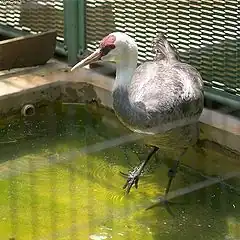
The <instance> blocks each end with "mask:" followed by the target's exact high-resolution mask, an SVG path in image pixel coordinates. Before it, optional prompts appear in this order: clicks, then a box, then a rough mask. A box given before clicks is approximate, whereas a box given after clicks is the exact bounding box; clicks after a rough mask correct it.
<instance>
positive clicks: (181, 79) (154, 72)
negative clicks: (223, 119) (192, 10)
mask: <svg viewBox="0 0 240 240" xmlns="http://www.w3.org/2000/svg"><path fill="white" fill-rule="evenodd" d="M153 43H154V46H153V50H154V51H155V58H154V59H153V61H151V62H146V63H143V64H142V65H140V66H139V67H138V68H137V69H136V71H135V73H134V75H133V78H132V81H131V83H130V85H129V86H128V87H127V88H125V87H123V86H121V85H120V86H117V87H116V88H115V89H114V91H113V107H114V110H115V113H116V115H117V116H118V118H119V119H120V120H121V122H122V123H123V124H124V125H126V126H127V127H128V128H130V129H131V130H133V131H136V132H141V133H142V134H144V135H145V133H144V132H146V131H147V129H149V128H150V129H151V128H157V132H158V134H157V135H155V136H149V135H148V134H146V136H144V142H146V143H147V144H149V145H153V146H157V147H159V148H160V151H164V152H166V153H167V154H168V155H172V157H175V158H176V157H179V155H180V154H181V153H182V152H183V150H184V149H186V148H187V147H189V146H190V145H194V144H195V143H196V141H197V139H198V136H199V129H198V123H197V122H198V119H199V117H200V115H201V113H202V110H203V99H204V95H203V81H202V78H201V76H200V74H199V73H198V71H197V70H196V69H195V68H193V67H192V66H190V65H188V64H186V63H183V62H181V61H180V60H179V57H178V54H177V53H176V51H175V50H174V48H173V47H172V46H171V45H170V44H169V43H168V41H167V40H166V38H165V37H164V36H163V35H159V36H158V37H157V38H156V39H154V41H153ZM178 121H182V124H183V125H184V126H182V127H176V122H178Z"/></svg>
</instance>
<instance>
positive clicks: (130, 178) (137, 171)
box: [120, 147, 159, 194]
mask: <svg viewBox="0 0 240 240" xmlns="http://www.w3.org/2000/svg"><path fill="white" fill-rule="evenodd" d="M158 149H159V148H158V147H154V148H153V150H152V151H151V152H150V153H149V155H148V157H147V159H146V160H145V161H143V162H142V163H141V164H140V165H139V166H137V167H135V168H134V169H133V171H131V172H130V173H129V174H126V173H122V172H120V173H121V175H122V176H124V177H126V178H127V182H126V183H125V185H124V186H123V189H125V188H126V193H127V194H128V193H129V192H130V190H131V188H132V186H133V184H134V185H135V188H138V181H139V177H140V175H141V174H142V173H143V170H144V168H145V166H146V164H147V163H148V161H149V160H150V159H151V157H152V156H153V155H154V154H155V153H156V152H157V151H158Z"/></svg>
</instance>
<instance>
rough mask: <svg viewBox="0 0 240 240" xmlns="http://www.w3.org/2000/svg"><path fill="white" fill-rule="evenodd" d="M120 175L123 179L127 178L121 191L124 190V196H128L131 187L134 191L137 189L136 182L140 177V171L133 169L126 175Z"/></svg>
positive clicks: (137, 168) (136, 168)
mask: <svg viewBox="0 0 240 240" xmlns="http://www.w3.org/2000/svg"><path fill="white" fill-rule="evenodd" d="M120 174H121V175H122V176H123V177H124V178H127V181H126V183H125V184H124V186H123V189H126V194H128V193H129V192H130V190H131V188H132V186H133V185H134V186H135V188H136V189H137V188H138V181H139V177H140V175H141V171H140V169H139V167H135V168H134V169H133V170H132V171H130V172H129V173H128V174H127V173H123V172H120Z"/></svg>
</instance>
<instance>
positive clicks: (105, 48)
mask: <svg viewBox="0 0 240 240" xmlns="http://www.w3.org/2000/svg"><path fill="white" fill-rule="evenodd" d="M114 48H115V45H113V44H112V45H107V46H105V47H103V48H102V49H101V53H102V56H105V55H107V54H108V53H109V52H110V51H111V50H112V49H114Z"/></svg>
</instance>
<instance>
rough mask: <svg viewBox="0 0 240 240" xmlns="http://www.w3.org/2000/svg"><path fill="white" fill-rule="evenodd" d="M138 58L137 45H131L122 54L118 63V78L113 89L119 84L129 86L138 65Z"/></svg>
mask: <svg viewBox="0 0 240 240" xmlns="http://www.w3.org/2000/svg"><path fill="white" fill-rule="evenodd" d="M137 59H138V50H137V46H129V48H128V49H126V51H124V52H123V53H122V54H121V57H120V61H119V62H117V63H116V79H115V81H114V85H113V90H114V89H116V88H117V87H119V86H121V87H125V88H127V87H128V86H129V84H130V82H131V80H132V77H133V74H134V71H135V70H136V67H137Z"/></svg>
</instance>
